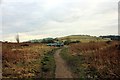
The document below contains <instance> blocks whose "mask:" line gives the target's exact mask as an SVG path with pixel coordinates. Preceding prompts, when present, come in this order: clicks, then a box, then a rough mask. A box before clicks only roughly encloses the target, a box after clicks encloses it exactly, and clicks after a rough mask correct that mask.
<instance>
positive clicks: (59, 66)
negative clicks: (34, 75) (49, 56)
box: [54, 49, 73, 78]
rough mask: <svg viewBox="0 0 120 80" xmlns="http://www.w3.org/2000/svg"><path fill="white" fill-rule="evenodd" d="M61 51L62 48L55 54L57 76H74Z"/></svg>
mask: <svg viewBox="0 0 120 80" xmlns="http://www.w3.org/2000/svg"><path fill="white" fill-rule="evenodd" d="M60 52H61V49H59V50H57V51H56V53H55V54H54V58H55V62H56V71H55V78H73V77H72V73H71V72H70V70H69V68H68V66H67V64H66V62H65V61H64V60H63V59H62V58H61V56H60V55H59V53H60Z"/></svg>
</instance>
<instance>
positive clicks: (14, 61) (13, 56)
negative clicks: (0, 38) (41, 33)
mask: <svg viewBox="0 0 120 80" xmlns="http://www.w3.org/2000/svg"><path fill="white" fill-rule="evenodd" d="M23 44H24V43H19V44H16V43H3V44H2V66H3V68H2V71H3V78H4V79H5V78H27V79H28V78H30V79H32V78H40V74H41V73H42V72H41V71H40V68H41V67H42V65H41V60H42V56H43V55H44V53H47V52H49V51H51V50H52V49H53V48H52V47H48V46H45V45H44V44H33V43H28V45H29V46H21V45H23Z"/></svg>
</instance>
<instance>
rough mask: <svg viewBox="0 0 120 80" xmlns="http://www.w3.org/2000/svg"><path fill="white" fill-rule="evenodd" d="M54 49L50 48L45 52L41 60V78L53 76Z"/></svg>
mask: <svg viewBox="0 0 120 80" xmlns="http://www.w3.org/2000/svg"><path fill="white" fill-rule="evenodd" d="M55 51H56V49H54V50H51V51H50V52H48V53H46V54H45V55H44V57H43V59H42V61H41V64H42V68H41V72H42V74H41V78H55V67H56V65H55V60H54V56H53V55H54V53H55Z"/></svg>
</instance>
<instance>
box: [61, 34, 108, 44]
mask: <svg viewBox="0 0 120 80" xmlns="http://www.w3.org/2000/svg"><path fill="white" fill-rule="evenodd" d="M60 39H61V40H63V41H65V40H67V39H70V40H71V41H76V40H78V41H80V42H85V43H87V42H91V41H94V42H101V41H108V40H107V39H102V38H100V37H95V36H89V35H71V36H66V37H61V38H60Z"/></svg>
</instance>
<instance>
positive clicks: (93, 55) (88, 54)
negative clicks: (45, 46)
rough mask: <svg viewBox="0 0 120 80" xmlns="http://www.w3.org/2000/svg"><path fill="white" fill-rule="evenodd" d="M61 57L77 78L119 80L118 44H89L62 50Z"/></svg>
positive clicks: (119, 59)
mask: <svg viewBox="0 0 120 80" xmlns="http://www.w3.org/2000/svg"><path fill="white" fill-rule="evenodd" d="M61 56H62V57H63V59H64V60H66V62H67V64H68V65H69V66H70V68H71V71H72V72H73V73H74V77H77V78H93V79H101V78H111V79H114V78H120V74H119V73H120V42H119V41H107V42H89V43H76V44H71V45H69V46H68V47H67V48H63V50H62V52H61Z"/></svg>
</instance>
